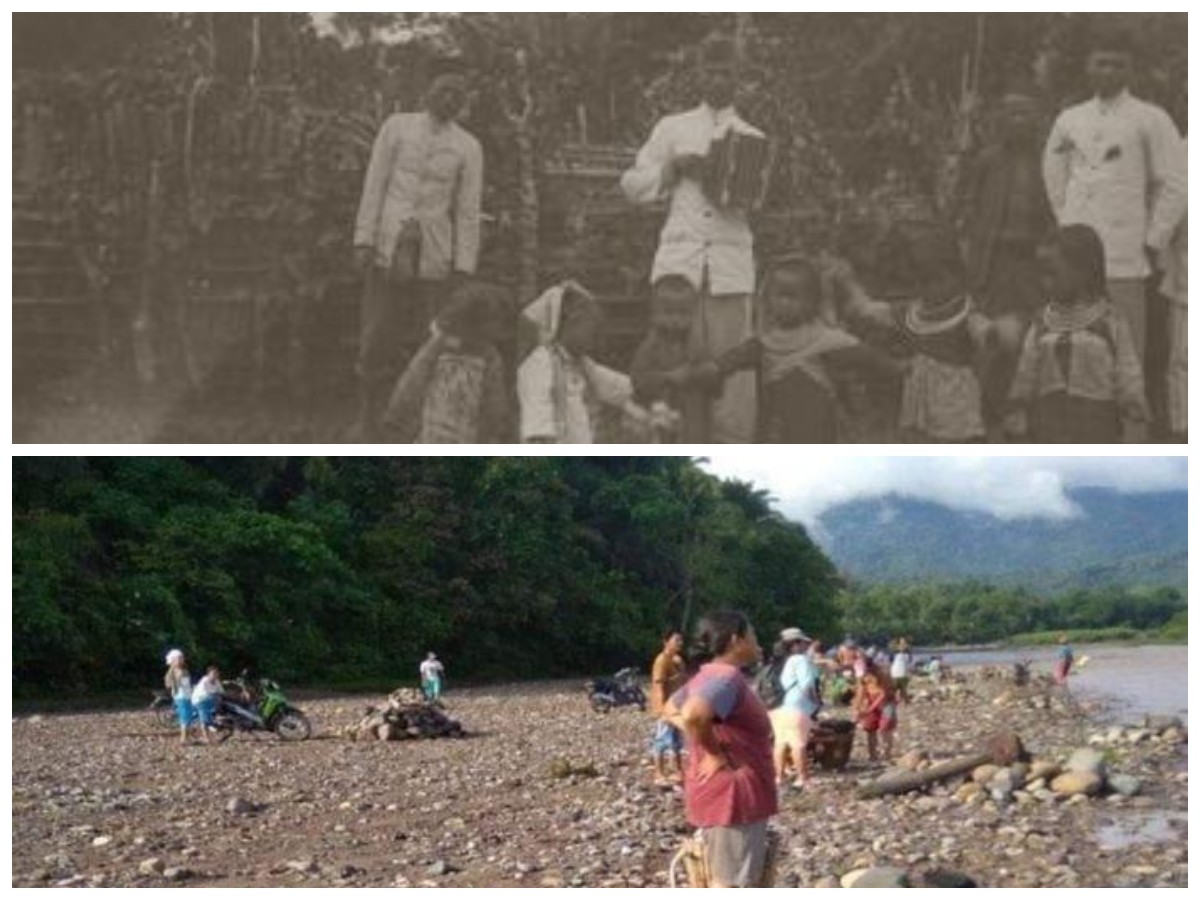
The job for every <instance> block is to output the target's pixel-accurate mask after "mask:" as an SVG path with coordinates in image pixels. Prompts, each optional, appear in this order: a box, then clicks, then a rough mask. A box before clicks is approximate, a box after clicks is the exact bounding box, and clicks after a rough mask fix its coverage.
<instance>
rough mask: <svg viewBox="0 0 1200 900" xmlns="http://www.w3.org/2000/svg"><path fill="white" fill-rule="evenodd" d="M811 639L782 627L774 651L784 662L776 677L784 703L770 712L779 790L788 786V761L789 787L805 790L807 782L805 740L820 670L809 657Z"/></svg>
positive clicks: (813, 714) (817, 702) (815, 710)
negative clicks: (782, 692) (791, 771)
mask: <svg viewBox="0 0 1200 900" xmlns="http://www.w3.org/2000/svg"><path fill="white" fill-rule="evenodd" d="M811 644H812V638H810V637H809V636H808V635H806V634H805V633H804V632H803V631H801V630H800V629H799V628H785V629H784V630H783V631H782V632H781V633H780V635H779V644H778V647H777V649H778V650H779V651H780V652H781V653H782V655H784V656H786V659H787V662H785V663H784V666H783V669H782V671H781V672H780V675H779V683H780V686H781V687H782V688H783V690H784V695H783V703H782V704H781V705H780V707H779V708H778V709H774V710H772V711H771V726H772V728H773V730H774V732H775V778H776V782H777V784H779V785H780V786H781V787H782V786H784V785H786V784H787V776H788V770H789V766H788V762H789V758H790V762H791V766H790V768H791V769H792V770H794V773H795V774H794V780H793V781H792V786H793V787H796V788H801V789H802V788H804V786H805V785H806V784H807V782H808V776H809V767H808V739H809V736H810V735H811V734H812V729H813V724H814V723H815V722H816V718H817V713H818V712H819V711H820V708H821V701H820V695H819V684H820V670H819V669H818V668H817V665H816V664H815V663H814V662H813V660H812V658H811V657H810V656H809V655H808V648H809V646H810V645H811Z"/></svg>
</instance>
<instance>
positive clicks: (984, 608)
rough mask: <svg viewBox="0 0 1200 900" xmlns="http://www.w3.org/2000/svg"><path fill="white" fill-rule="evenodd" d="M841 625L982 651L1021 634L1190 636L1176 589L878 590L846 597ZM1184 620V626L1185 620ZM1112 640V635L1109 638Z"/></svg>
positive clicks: (970, 585) (964, 586)
mask: <svg viewBox="0 0 1200 900" xmlns="http://www.w3.org/2000/svg"><path fill="white" fill-rule="evenodd" d="M840 608H841V613H842V617H843V623H844V625H845V628H846V630H847V631H848V632H849V633H851V634H857V635H864V636H871V637H895V636H899V635H908V636H909V637H911V638H912V639H913V640H914V641H916V642H917V643H919V644H925V645H930V644H978V643H990V642H992V641H1000V640H1005V639H1008V638H1011V637H1013V636H1014V635H1018V634H1029V633H1035V632H1054V633H1057V632H1059V631H1075V630H1081V629H1090V630H1098V629H1125V630H1126V632H1127V634H1128V635H1134V634H1137V633H1140V632H1145V631H1151V630H1156V629H1161V628H1163V626H1167V625H1168V624H1170V627H1169V628H1167V629H1165V631H1164V634H1165V635H1166V636H1168V637H1171V638H1172V639H1174V638H1175V637H1178V636H1179V632H1180V625H1181V624H1182V634H1183V636H1185V637H1186V632H1187V597H1186V595H1185V594H1184V593H1183V592H1181V591H1180V590H1178V589H1177V588H1172V587H1158V588H1122V587H1107V588H1093V589H1087V590H1075V591H1069V592H1066V593H1062V594H1058V595H1055V596H1052V597H1044V596H1038V595H1035V594H1033V593H1031V592H1029V591H1028V590H1025V589H1022V588H1006V587H996V586H995V585H990V584H984V583H981V582H969V581H968V582H960V583H956V584H920V585H911V586H907V587H899V586H894V585H875V586H872V587H863V588H856V589H853V590H851V591H848V592H846V593H845V594H843V595H842V598H841V603H840ZM1181 615H1182V617H1183V618H1182V623H1181V621H1180V619H1179V616H1181ZM1110 636H1113V635H1110Z"/></svg>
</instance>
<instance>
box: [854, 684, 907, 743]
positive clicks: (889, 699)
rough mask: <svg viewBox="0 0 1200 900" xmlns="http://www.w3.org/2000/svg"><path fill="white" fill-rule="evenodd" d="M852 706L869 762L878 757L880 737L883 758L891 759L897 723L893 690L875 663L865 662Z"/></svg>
mask: <svg viewBox="0 0 1200 900" xmlns="http://www.w3.org/2000/svg"><path fill="white" fill-rule="evenodd" d="M853 706H854V715H855V718H856V719H857V720H858V726H859V727H860V728H861V729H862V730H863V731H864V732H866V735H867V755H868V756H869V757H870V759H871V762H875V761H877V760H878V759H879V740H880V737H881V736H882V743H883V758H884V759H891V758H892V747H893V741H894V738H895V734H896V729H897V728H898V727H899V724H900V717H899V713H898V712H897V709H896V691H895V688H894V687H893V686H892V683H891V679H890V678H888V676H887V675H886V674H885V673H884V672H883V671H882V670H881V669H880V668H879V666H877V665H876V664H875V663H868V665H867V671H866V672H865V673H864V675H863V676H862V678H860V679H859V681H858V690H857V692H856V693H855V695H854V704H853Z"/></svg>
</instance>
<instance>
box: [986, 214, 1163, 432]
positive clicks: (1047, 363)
mask: <svg viewBox="0 0 1200 900" xmlns="http://www.w3.org/2000/svg"><path fill="white" fill-rule="evenodd" d="M1043 265H1044V267H1045V279H1046V287H1047V293H1048V295H1049V298H1050V302H1049V304H1048V305H1047V306H1046V308H1045V309H1044V310H1043V311H1042V313H1041V315H1039V316H1036V317H1035V318H1034V320H1033V324H1032V325H1031V326H1030V329H1029V333H1028V334H1027V335H1026V336H1025V344H1024V347H1023V349H1022V352H1021V360H1020V362H1019V363H1018V365H1017V374H1016V377H1015V378H1014V379H1013V385H1012V391H1011V394H1010V399H1011V401H1012V404H1013V409H1012V412H1011V413H1010V414H1009V417H1008V422H1007V428H1008V430H1009V432H1010V433H1012V434H1014V435H1017V436H1021V437H1024V438H1026V439H1028V440H1029V441H1031V442H1033V443H1043V444H1071V443H1085V444H1115V443H1120V442H1121V441H1122V440H1128V441H1138V440H1141V439H1142V437H1143V436H1144V429H1145V423H1146V422H1147V420H1148V418H1149V415H1148V410H1147V406H1146V396H1145V386H1144V377H1143V374H1142V364H1141V361H1140V360H1139V359H1138V355H1137V350H1136V348H1135V347H1134V343H1133V335H1132V333H1131V331H1130V329H1129V325H1128V324H1127V323H1126V322H1125V320H1124V319H1123V318H1122V316H1121V314H1120V312H1118V310H1117V308H1116V307H1115V306H1114V305H1113V304H1112V303H1111V302H1110V300H1109V299H1108V296H1107V294H1106V284H1107V281H1106V274H1105V261H1104V245H1103V244H1102V243H1101V241H1100V237H1099V236H1098V235H1097V234H1096V232H1095V231H1094V230H1092V229H1091V228H1090V227H1089V226H1087V225H1069V226H1067V227H1065V228H1062V229H1060V230H1059V231H1058V232H1057V233H1056V235H1055V236H1054V237H1053V238H1052V239H1051V240H1050V242H1049V243H1048V244H1047V246H1046V247H1045V248H1044V250H1043Z"/></svg>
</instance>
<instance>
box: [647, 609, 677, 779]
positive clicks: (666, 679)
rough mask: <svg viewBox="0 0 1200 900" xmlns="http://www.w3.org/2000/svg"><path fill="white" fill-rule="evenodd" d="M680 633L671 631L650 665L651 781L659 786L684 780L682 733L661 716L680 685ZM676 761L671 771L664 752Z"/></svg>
mask: <svg viewBox="0 0 1200 900" xmlns="http://www.w3.org/2000/svg"><path fill="white" fill-rule="evenodd" d="M684 680H685V670H684V664H683V635H682V634H680V633H679V632H678V631H671V632H669V633H668V634H667V636H666V637H665V638H664V640H663V648H662V651H661V652H660V653H659V654H658V656H656V657H655V658H654V665H653V666H652V667H651V669H650V711H651V712H652V713H653V714H654V716H655V719H656V720H657V721H656V722H655V725H654V781H655V784H657V785H659V786H660V787H663V786H667V785H671V784H676V783H678V782H680V781H682V780H683V734H682V733H681V732H680V731H679V729H678V728H676V727H675V726H674V725H672V724H671V723H670V722H668V721H666V720H665V719H663V718H662V714H663V707H665V706H666V703H667V699H668V698H669V697H670V696H671V695H672V694H674V693H675V692H676V691H677V690H679V689H680V688H681V687H683V683H684ZM668 754H670V755H671V756H672V757H673V758H674V761H675V770H674V772H668V771H667V755H668Z"/></svg>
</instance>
